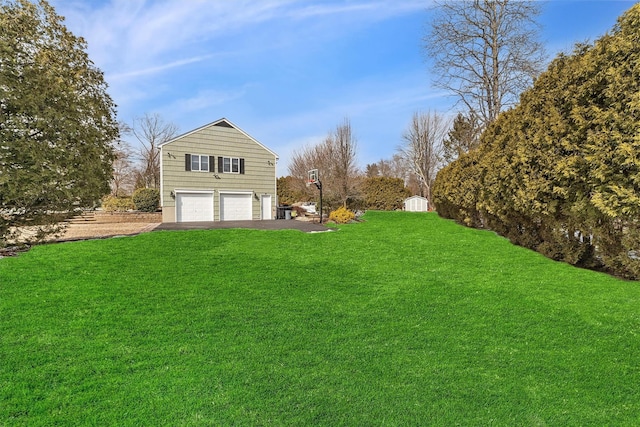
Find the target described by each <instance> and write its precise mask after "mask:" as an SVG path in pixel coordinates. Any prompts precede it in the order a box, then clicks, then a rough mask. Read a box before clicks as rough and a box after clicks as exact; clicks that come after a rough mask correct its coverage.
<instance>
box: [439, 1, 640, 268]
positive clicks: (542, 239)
mask: <svg viewBox="0 0 640 427" xmlns="http://www.w3.org/2000/svg"><path fill="white" fill-rule="evenodd" d="M638 64H640V5H634V6H633V7H632V8H631V9H630V10H629V11H628V12H626V13H625V14H624V15H623V16H622V17H621V18H620V19H619V20H618V23H617V24H616V26H615V27H614V28H613V30H612V31H611V32H610V33H609V34H607V35H605V36H604V37H602V38H600V39H599V40H597V41H596V42H595V43H593V44H592V45H586V44H582V45H578V46H576V48H575V50H574V52H573V53H572V54H569V55H559V56H558V57H557V58H556V59H555V60H554V61H553V62H552V63H551V65H550V66H549V68H548V69H547V71H546V72H544V73H543V74H542V75H540V77H539V78H538V79H537V80H536V81H535V84H534V85H533V87H532V88H531V89H530V90H527V91H526V92H524V93H523V95H522V96H521V99H520V103H519V104H518V105H517V106H515V107H514V108H513V109H511V110H509V111H507V112H504V113H502V114H501V115H500V116H499V117H498V118H497V119H496V120H495V121H494V122H493V123H491V124H490V125H489V126H488V128H487V129H486V131H485V132H484V133H483V134H482V137H481V141H480V145H479V147H478V148H477V149H475V150H471V151H470V152H468V153H466V154H462V155H461V156H460V157H459V159H457V160H456V161H454V162H453V163H451V164H449V165H448V166H446V167H445V168H444V169H442V170H441V171H440V173H439V174H438V176H437V178H436V181H435V184H434V198H435V202H436V205H437V209H438V212H439V214H440V215H442V216H445V217H449V218H453V219H455V220H457V221H460V222H463V223H466V224H468V225H470V226H475V227H486V228H490V229H492V230H494V231H496V232H498V233H500V234H502V235H504V236H506V237H508V238H509V239H511V240H512V241H513V242H515V243H517V244H520V245H523V246H525V247H528V248H532V249H534V250H537V251H539V252H541V253H543V254H544V255H546V256H548V257H551V258H553V259H557V260H562V261H566V262H569V263H571V264H575V265H579V266H583V267H590V268H600V269H605V270H607V271H610V272H613V273H615V274H618V275H622V276H625V277H630V278H639V277H640V223H639V222H638V218H639V217H640V154H639V153H640V138H639V137H638V135H640V67H638Z"/></svg>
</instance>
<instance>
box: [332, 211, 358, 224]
mask: <svg viewBox="0 0 640 427" xmlns="http://www.w3.org/2000/svg"><path fill="white" fill-rule="evenodd" d="M355 217H356V214H354V213H353V212H351V211H350V210H349V209H347V208H345V207H341V208H338V209H336V210H335V211H333V212H331V213H330V214H329V221H333V222H335V223H336V224H346V223H348V222H350V221H353V220H354V219H355Z"/></svg>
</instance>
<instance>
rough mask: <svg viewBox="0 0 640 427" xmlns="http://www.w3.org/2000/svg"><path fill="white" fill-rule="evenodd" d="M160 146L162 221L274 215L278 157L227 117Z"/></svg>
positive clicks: (268, 216)
mask: <svg viewBox="0 0 640 427" xmlns="http://www.w3.org/2000/svg"><path fill="white" fill-rule="evenodd" d="M159 147H160V203H161V205H162V221H163V222H198V221H239V220H260V219H273V218H274V217H275V215H274V211H275V207H276V162H277V160H278V155H277V154H275V153H274V152H273V151H271V150H270V149H268V148H267V147H265V146H264V145H262V144H261V143H259V142H258V141H257V140H255V139H254V138H252V137H251V136H249V135H248V134H246V133H245V132H244V131H242V130H241V129H240V128H238V127H237V126H235V125H234V124H233V123H231V122H230V121H229V120H227V119H220V120H218V121H215V122H213V123H210V124H208V125H205V126H202V127H200V128H198V129H195V130H193V131H191V132H187V133H185V134H183V135H180V136H178V137H176V138H174V139H172V140H170V141H167V142H165V143H163V144H160V146H159Z"/></svg>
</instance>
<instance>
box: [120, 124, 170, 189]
mask: <svg viewBox="0 0 640 427" xmlns="http://www.w3.org/2000/svg"><path fill="white" fill-rule="evenodd" d="M131 132H132V133H133V135H134V136H135V137H136V139H137V140H138V141H139V142H140V145H141V146H140V169H139V171H138V172H139V174H138V178H137V181H138V182H137V184H136V186H137V187H144V188H160V150H158V147H159V146H160V144H162V143H164V142H167V141H169V140H171V139H172V138H173V137H174V136H176V134H177V133H178V126H177V125H175V124H173V123H168V122H165V121H164V119H163V118H162V117H161V116H160V115H159V114H149V113H147V114H145V115H144V116H143V117H138V118H136V119H135V120H134V123H133V126H132V127H131Z"/></svg>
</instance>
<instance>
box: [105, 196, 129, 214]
mask: <svg viewBox="0 0 640 427" xmlns="http://www.w3.org/2000/svg"><path fill="white" fill-rule="evenodd" d="M102 209H103V210H104V211H105V212H126V211H129V210H133V209H135V206H134V204H133V200H132V199H131V197H116V196H112V195H109V196H104V197H103V198H102Z"/></svg>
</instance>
